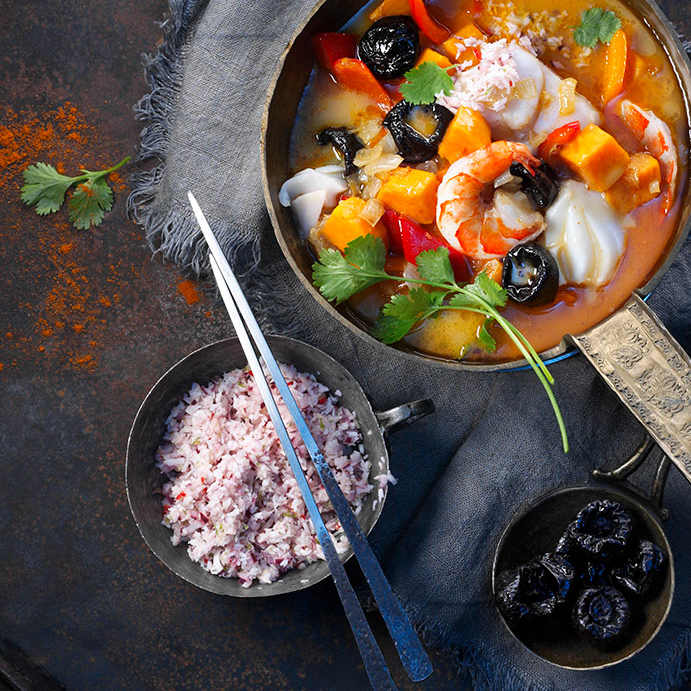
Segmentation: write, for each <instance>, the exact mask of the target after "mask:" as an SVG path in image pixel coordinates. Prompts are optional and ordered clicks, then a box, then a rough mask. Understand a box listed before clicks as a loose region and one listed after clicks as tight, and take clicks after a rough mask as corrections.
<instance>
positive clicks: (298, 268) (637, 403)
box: [261, 0, 691, 481]
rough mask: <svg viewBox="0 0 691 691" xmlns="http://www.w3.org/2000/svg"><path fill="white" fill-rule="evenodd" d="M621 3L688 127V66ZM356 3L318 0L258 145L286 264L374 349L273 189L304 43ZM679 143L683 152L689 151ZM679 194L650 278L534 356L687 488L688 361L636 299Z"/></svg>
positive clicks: (281, 64)
mask: <svg viewBox="0 0 691 691" xmlns="http://www.w3.org/2000/svg"><path fill="white" fill-rule="evenodd" d="M625 1H626V4H627V5H629V6H630V7H631V8H632V9H633V10H634V11H635V12H636V13H637V14H638V15H639V16H640V17H641V18H642V19H643V21H644V22H645V23H646V24H647V26H648V27H649V28H650V29H651V30H652V31H653V32H654V33H655V34H656V36H657V37H658V38H659V39H660V41H661V42H662V43H663V44H664V46H665V47H666V50H667V53H668V55H669V58H670V60H671V62H672V64H673V66H674V68H675V71H676V74H677V77H678V79H679V82H680V84H681V87H682V90H683V92H684V94H685V95H686V97H685V106H686V113H687V119H689V101H688V94H691V63H689V60H688V57H687V56H686V53H685V51H684V47H683V46H682V44H681V41H680V40H679V37H678V36H677V34H676V32H675V30H674V27H673V26H672V25H671V24H670V22H669V21H668V20H667V18H666V17H665V16H664V15H663V14H662V11H661V10H660V9H659V7H658V6H657V5H656V4H655V2H654V0H625ZM364 4H365V2H363V0H322V2H320V3H319V4H317V6H316V7H315V8H314V10H313V11H312V13H311V14H310V16H309V17H307V18H306V20H305V21H304V23H303V24H302V26H301V27H300V28H299V29H298V30H297V32H296V34H295V36H294V37H293V39H292V40H291V42H290V43H289V44H288V47H287V48H286V50H285V52H284V54H283V55H282V56H281V57H280V59H279V61H278V67H277V71H276V74H275V77H274V80H273V82H272V84H271V86H270V89H269V93H268V98H267V103H266V107H265V111H264V121H263V132H262V141H261V145H262V163H263V174H264V193H265V197H266V203H267V207H268V210H269V215H270V217H271V221H272V223H273V227H274V230H275V232H276V237H277V238H278V242H279V243H280V245H281V248H282V250H283V252H284V254H285V256H286V259H287V260H288V262H289V264H290V265H291V267H292V268H293V270H294V271H295V273H296V274H297V276H298V278H299V279H300V280H301V281H302V283H303V284H304V286H305V287H306V288H307V290H308V292H309V293H310V294H311V295H312V297H313V298H314V299H315V300H317V301H318V302H319V303H320V304H321V305H322V307H323V308H324V309H325V310H326V311H327V312H328V313H329V314H331V315H332V316H333V317H335V318H336V319H338V320H339V321H340V322H341V323H342V324H344V325H345V326H347V327H348V328H349V329H350V330H351V331H353V332H354V333H356V334H358V335H359V336H361V337H363V338H366V339H371V340H374V339H372V337H371V336H369V334H368V332H367V328H366V326H365V325H364V324H363V323H362V322H361V321H360V320H359V319H358V318H357V316H356V315H354V314H353V313H352V312H351V311H349V310H348V307H347V305H341V306H339V307H338V308H336V307H334V306H333V305H331V304H330V303H329V302H327V301H326V300H325V299H324V298H323V297H322V296H321V295H320V293H319V291H318V290H317V289H316V288H315V287H314V286H313V285H312V280H311V276H312V269H311V265H312V261H313V260H312V258H311V257H310V254H309V252H308V251H307V249H306V247H305V245H304V242H303V241H302V240H301V239H300V238H299V237H298V234H297V232H296V231H295V229H294V226H293V220H292V218H291V215H290V210H289V209H286V208H284V207H282V206H281V204H280V203H279V201H278V191H279V189H280V187H281V184H282V183H283V182H284V181H285V180H286V179H287V178H288V177H290V171H289V167H288V163H289V161H288V156H289V151H288V146H289V144H288V143H289V141H290V133H291V129H292V126H293V121H294V119H295V113H296V110H297V106H298V102H299V100H300V97H301V95H302V92H303V90H304V87H305V84H306V83H307V78H308V76H309V74H310V71H311V70H312V67H313V65H314V54H313V52H312V48H311V43H310V38H311V37H312V36H313V35H314V34H315V33H317V32H320V31H335V30H337V29H338V28H339V27H341V26H342V25H343V24H344V23H345V22H346V21H347V20H348V19H349V18H350V17H352V16H353V15H354V14H355V13H356V12H357V11H358V10H360V9H361V8H362V7H363V6H364ZM682 144H685V145H686V147H687V148H686V150H687V151H688V142H682ZM682 150H684V149H682ZM681 165H682V166H684V167H686V169H687V170H688V168H689V160H688V159H687V161H684V160H682V161H681ZM682 194H683V195H684V196H683V208H682V213H681V216H680V220H679V225H678V228H677V232H676V235H675V238H674V241H673V242H672V243H671V244H670V249H669V251H668V252H667V254H666V256H665V258H664V261H662V262H661V264H660V266H659V267H658V269H657V271H656V272H655V274H654V275H653V276H651V277H650V278H649V280H648V281H647V282H646V284H645V285H643V286H641V287H640V288H639V289H638V290H636V291H635V292H634V293H633V294H632V296H631V298H630V299H629V300H628V301H627V302H626V303H625V304H624V305H622V307H621V308H620V309H619V310H618V311H617V312H616V313H615V314H613V315H612V316H611V317H609V318H607V319H605V320H604V321H602V322H601V323H600V324H598V325H596V326H595V327H593V328H591V329H589V330H588V331H586V332H584V333H582V334H575V335H570V334H567V335H566V336H565V337H564V339H563V340H562V342H561V343H560V344H559V345H557V346H556V347H554V348H552V349H550V350H548V351H546V352H544V353H542V357H543V359H545V360H550V359H552V358H557V357H560V356H564V355H565V354H566V353H568V352H569V351H570V350H572V349H573V348H574V346H575V347H576V348H578V349H579V350H580V351H582V352H583V353H584V354H585V355H586V357H587V358H588V359H589V360H590V362H591V363H592V364H593V365H594V366H595V367H596V369H597V370H598V372H599V373H600V374H601V376H602V377H603V378H604V379H605V381H606V382H607V384H608V385H609V386H610V387H611V388H612V389H613V390H614V391H615V392H616V393H617V394H618V395H619V396H620V398H621V400H622V401H623V402H624V404H625V405H626V406H627V407H628V408H629V409H630V410H631V412H632V413H633V414H634V415H636V417H637V418H638V419H639V420H640V421H641V422H642V423H643V424H644V425H645V426H646V428H647V429H648V431H649V433H650V434H651V436H652V437H653V438H654V439H655V441H656V442H657V443H658V444H659V446H660V447H661V448H662V449H663V451H664V452H665V453H666V454H667V455H668V456H669V457H670V458H671V459H672V461H674V463H675V464H676V465H677V467H678V468H679V469H680V470H681V471H682V472H683V473H684V475H685V476H686V477H687V479H689V481H691V405H689V404H688V401H689V400H691V359H689V356H688V355H687V354H686V353H685V352H684V351H683V349H682V348H681V347H680V346H679V344H678V343H676V341H674V339H673V338H672V336H671V335H670V334H669V332H668V331H667V330H666V329H665V328H664V326H663V325H662V324H661V323H660V321H659V320H658V319H657V318H656V316H655V315H654V314H653V312H652V311H651V310H650V309H649V308H648V307H647V306H646V305H645V303H644V302H643V300H642V299H641V298H644V297H646V296H647V295H648V294H649V293H650V292H651V291H652V290H653V288H654V287H655V286H656V285H657V283H658V282H659V281H660V279H661V278H662V276H663V274H664V272H665V271H666V269H667V268H668V266H669V265H670V263H671V262H672V260H673V259H674V257H675V256H676V254H677V252H679V250H680V249H681V246H682V244H683V242H684V240H685V238H686V236H687V235H688V233H689V230H690V229H691V221H690V214H691V204H690V203H689V202H690V201H691V191H690V189H689V186H688V185H687V186H686V189H685V190H682ZM381 347H382V348H384V347H391V346H384V345H381ZM399 350H401V352H402V353H403V355H404V356H405V357H408V358H410V359H411V362H414V361H420V359H423V360H425V361H427V362H434V363H437V364H438V365H439V366H441V367H450V368H454V369H476V370H477V369H480V370H506V369H511V368H515V367H517V366H522V365H525V364H526V363H525V361H515V362H508V363H494V364H482V363H476V362H464V361H455V360H454V361H445V360H440V359H437V358H433V357H430V356H427V355H423V354H420V353H417V352H414V351H412V350H410V349H406V348H405V347H404V346H401V347H400V348H399Z"/></svg>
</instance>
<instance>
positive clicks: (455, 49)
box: [441, 24, 484, 64]
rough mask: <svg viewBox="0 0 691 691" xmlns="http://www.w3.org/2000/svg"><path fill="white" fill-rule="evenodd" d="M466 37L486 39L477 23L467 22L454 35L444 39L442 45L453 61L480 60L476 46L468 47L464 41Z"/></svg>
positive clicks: (473, 61)
mask: <svg viewBox="0 0 691 691" xmlns="http://www.w3.org/2000/svg"><path fill="white" fill-rule="evenodd" d="M465 38H476V39H478V40H483V39H484V34H483V33H482V31H480V29H478V28H477V27H476V26H475V24H466V25H465V26H464V27H463V28H462V29H460V30H459V31H457V32H456V33H455V34H454V35H453V36H450V37H449V38H447V39H446V41H444V43H442V44H441V47H442V48H443V49H444V52H445V53H446V54H447V55H448V56H449V59H450V60H451V62H455V63H459V64H461V63H464V62H466V61H467V60H470V61H471V62H472V63H473V64H474V63H476V62H479V55H478V51H477V49H476V48H467V47H466V46H465V44H464V43H463V39H465Z"/></svg>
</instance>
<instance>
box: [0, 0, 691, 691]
mask: <svg viewBox="0 0 691 691" xmlns="http://www.w3.org/2000/svg"><path fill="white" fill-rule="evenodd" d="M165 4H166V3H165V2H164V0H111V1H110V2H105V0H92V1H91V2H80V1H78V0H65V1H64V2H60V3H57V2H54V0H33V1H32V2H21V1H20V0H9V2H7V3H3V20H4V21H3V22H2V23H0V61H1V64H2V69H1V70H0V91H1V93H2V94H3V96H2V99H1V103H0V108H1V110H2V114H1V116H0V148H1V149H2V153H3V156H6V155H7V153H8V151H9V152H11V153H13V156H12V157H11V158H10V159H5V161H4V162H3V163H2V165H0V203H1V204H2V209H3V211H4V213H3V215H2V218H1V219H0V257H1V258H2V271H1V272H0V393H1V395H2V401H3V406H2V413H1V414H0V438H1V439H2V442H3V455H2V470H3V475H2V481H1V482H0V526H1V527H2V532H1V536H0V549H1V551H2V559H0V592H1V593H2V595H1V596H0V662H1V664H0V680H3V681H0V688H2V687H3V685H4V686H5V687H7V688H27V689H40V690H43V689H46V690H48V691H50V690H51V689H62V688H64V689H74V690H79V691H89V690H91V689H99V690H110V689H113V690H120V689H122V690H127V691H138V690H139V689H141V690H147V691H156V690H159V689H160V690H161V691H163V690H165V691H169V690H170V689H176V690H184V689H190V690H192V689H195V690H196V689H234V690H235V691H243V690H245V689H246V690H248V691H249V690H250V689H252V690H257V689H273V690H274V691H284V690H292V689H313V690H315V691H316V690H318V691H326V690H331V689H333V690H340V689H343V690H348V691H351V690H352V689H363V688H365V685H366V677H365V674H364V671H363V669H362V665H361V664H360V661H359V658H358V654H357V649H356V647H355V644H354V643H353V640H352V637H351V635H350V633H349V631H348V626H347V622H346V620H345V617H344V616H343V613H342V610H341V608H340V605H339V603H338V598H337V596H336V592H335V589H334V587H333V585H332V584H331V583H329V582H323V583H320V584H318V585H316V586H315V587H313V588H311V589H309V590H308V591H306V592H301V593H296V594H292V595H285V596H280V597H277V598H270V599H267V600H266V601H257V600H253V601H243V600H237V599H231V598H225V597H222V596H218V595H213V594H211V593H207V592H203V591H201V590H198V589H196V588H194V587H193V586H191V585H190V584H188V583H186V582H184V581H183V580H182V579H180V578H178V577H177V576H175V575H174V574H173V573H172V572H170V571H168V570H167V569H166V568H165V567H164V566H163V565H162V564H160V563H159V562H158V560H157V559H155V557H154V556H153V555H152V554H151V553H149V551H148V549H147V547H146V546H145V544H144V542H143V540H142V539H141V537H140V535H139V534H138V532H137V529H136V527H135V524H134V521H133V520H132V517H131V515H130V513H129V510H128V507H127V502H126V497H125V491H124V479H123V459H124V453H125V446H126V441H127V433H128V430H129V426H130V424H131V422H132V420H133V418H134V415H135V412H136V410H137V407H138V405H139V403H140V402H141V400H142V399H143V397H144V395H145V394H146V392H147V391H148V389H149V388H150V386H151V385H152V384H153V382H154V381H155V380H156V379H157V377H158V376H159V375H160V374H161V373H162V372H164V371H165V370H166V369H167V368H168V367H170V366H171V365H172V364H173V363H174V362H176V361H177V360H178V359H179V358H180V357H182V356H183V355H184V354H186V353H187V352H189V351H191V350H193V349H195V348H197V347H199V346H201V345H204V344H205V343H209V342H212V341H214V340H218V339H219V338H222V337H224V336H226V335H227V333H228V332H227V328H226V325H225V324H226V321H225V318H224V316H223V310H222V308H221V307H220V306H219V305H216V304H213V303H212V302H211V301H210V300H209V298H208V297H206V296H205V295H204V294H203V293H198V294H195V293H194V292H191V291H190V290H189V289H190V286H189V285H187V284H184V283H183V285H182V286H179V285H178V284H180V283H182V282H183V280H184V277H182V276H181V275H180V273H179V272H178V270H177V269H176V267H175V266H173V265H163V264H162V263H161V261H160V260H158V259H156V258H154V259H153V260H152V259H151V256H150V252H149V249H148V247H147V246H146V243H145V240H144V238H143V235H142V232H141V229H140V228H138V227H136V226H135V225H133V224H132V223H130V222H129V221H127V219H126V217H125V213H124V202H125V197H126V194H127V184H126V183H125V182H124V180H123V179H119V180H116V181H114V187H115V196H116V204H115V208H114V210H113V211H112V212H110V213H109V214H107V215H106V218H105V220H104V222H103V224H102V225H101V226H99V227H98V228H96V229H94V230H91V231H77V230H75V229H74V228H73V227H72V226H71V225H70V224H69V222H68V220H67V214H66V210H64V209H63V210H62V211H61V212H59V213H58V214H55V215H53V216H48V217H44V218H39V217H37V216H36V215H35V214H34V213H33V211H31V210H28V209H26V208H24V207H23V206H22V204H21V203H20V201H19V186H20V180H19V175H18V173H19V171H20V170H21V169H22V168H23V167H25V166H26V165H28V164H29V163H31V162H33V161H35V160H45V161H47V162H52V163H55V164H59V163H62V164H63V165H64V167H65V172H67V173H68V174H70V173H71V174H74V173H73V172H72V171H76V169H77V168H78V167H79V166H81V165H84V166H86V167H87V168H88V167H91V168H96V167H98V166H102V165H111V164H113V163H115V162H116V161H117V160H119V159H120V158H121V157H123V156H124V155H127V154H132V153H133V152H134V147H135V145H136V142H137V139H138V133H139V129H140V126H139V125H138V124H137V123H135V122H134V120H133V115H132V111H131V107H132V104H134V102H135V101H136V100H137V99H138V98H139V97H140V96H141V95H142V94H143V93H144V92H145V90H146V85H145V83H144V79H143V70H142V67H141V60H140V55H141V54H142V53H143V52H150V51H152V50H153V48H154V46H155V44H156V42H157V40H158V38H159V30H158V28H157V26H156V25H155V22H156V21H158V20H160V19H161V18H162V16H163V12H164V9H165ZM662 6H663V9H664V10H665V11H666V12H667V14H668V16H670V18H671V19H672V20H673V21H674V22H675V23H676V24H677V26H678V27H679V28H680V29H683V30H685V33H686V34H687V35H691V15H689V13H688V10H687V7H688V5H687V3H673V1H672V0H665V1H664V2H662ZM39 132H40V133H42V135H43V138H40V139H36V134H37V133H39ZM27 135H28V136H27ZM196 287H197V289H200V286H196ZM185 288H187V293H185ZM192 288H194V286H192ZM185 294H186V295H187V297H185ZM196 297H199V300H198V301H197V302H193V301H194V299H195V298H196ZM190 302H191V304H190ZM351 573H352V569H351ZM371 621H372V625H373V628H374V630H375V634H376V635H377V636H378V638H379V640H380V641H382V642H385V644H384V653H385V656H386V657H387V659H388V660H389V661H390V663H391V669H392V672H393V675H394V677H395V679H396V681H397V682H398V683H399V685H400V688H401V689H412V688H416V689H422V690H429V689H434V690H439V691H445V690H446V689H460V688H464V687H465V686H467V684H466V683H465V682H464V681H462V680H460V679H459V677H458V676H457V671H456V668H455V666H454V665H453V663H452V661H451V659H450V657H448V656H445V655H440V654H434V655H433V663H434V665H435V669H436V671H435V673H434V675H433V676H432V677H431V678H430V679H429V680H427V681H426V682H423V683H421V684H417V685H413V684H412V683H410V682H408V681H407V680H406V679H405V677H404V674H403V671H402V668H401V667H400V664H398V663H397V662H396V661H395V654H394V652H393V650H392V646H391V645H390V644H388V643H386V641H387V639H386V636H385V629H384V627H383V625H382V623H381V621H380V620H379V619H378V618H377V617H376V616H372V617H371ZM10 679H12V680H13V681H12V682H11V683H10V681H9V680H10Z"/></svg>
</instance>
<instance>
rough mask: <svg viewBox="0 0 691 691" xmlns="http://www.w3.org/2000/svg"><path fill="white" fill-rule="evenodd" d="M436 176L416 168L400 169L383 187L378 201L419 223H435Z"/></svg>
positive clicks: (437, 183) (378, 195)
mask: <svg viewBox="0 0 691 691" xmlns="http://www.w3.org/2000/svg"><path fill="white" fill-rule="evenodd" d="M438 186H439V181H438V180H437V177H436V175H434V174H433V173H429V172H427V171H425V170H417V169H416V168H398V169H397V170H395V171H394V172H393V173H392V175H391V177H389V179H388V180H387V181H386V182H385V183H384V184H383V185H382V186H381V189H380V190H379V193H378V194H377V199H379V201H381V202H383V203H384V204H386V206H388V207H389V208H391V209H393V210H394V211H397V212H398V213H399V214H402V215H403V216H408V217H410V218H412V219H413V221H416V222H417V223H423V224H424V223H433V222H434V217H435V212H436V206H437V187H438Z"/></svg>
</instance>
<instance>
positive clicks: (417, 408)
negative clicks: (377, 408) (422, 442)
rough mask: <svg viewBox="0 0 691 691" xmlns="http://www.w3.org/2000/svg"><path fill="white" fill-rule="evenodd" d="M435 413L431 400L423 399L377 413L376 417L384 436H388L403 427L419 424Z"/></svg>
mask: <svg viewBox="0 0 691 691" xmlns="http://www.w3.org/2000/svg"><path fill="white" fill-rule="evenodd" d="M434 411H435V407H434V403H433V402H432V401H431V400H430V399H429V398H421V399H419V400H417V401H411V402H410V403H404V404H403V405H397V406H396V407H395V408H391V409H390V410H384V411H382V412H381V413H375V415H376V417H377V422H378V423H379V427H380V428H381V431H382V434H383V435H384V436H386V435H387V434H390V433H391V432H395V431H396V430H397V429H400V428H401V427H406V426H408V425H411V424H412V423H413V422H417V421H418V420H420V419H421V418H423V417H425V416H426V415H429V414H430V413H433V412H434Z"/></svg>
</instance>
